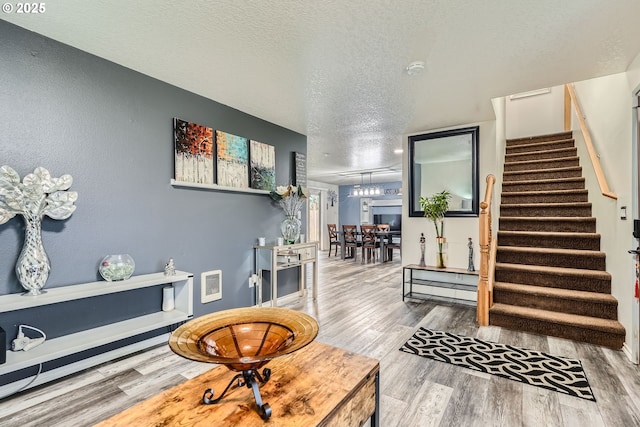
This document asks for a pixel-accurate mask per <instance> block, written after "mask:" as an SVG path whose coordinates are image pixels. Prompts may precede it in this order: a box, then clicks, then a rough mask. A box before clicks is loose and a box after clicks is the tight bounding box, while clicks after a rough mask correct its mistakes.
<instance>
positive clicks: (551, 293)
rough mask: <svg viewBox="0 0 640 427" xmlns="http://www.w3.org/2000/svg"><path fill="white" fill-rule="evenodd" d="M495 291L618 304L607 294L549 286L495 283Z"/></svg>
mask: <svg viewBox="0 0 640 427" xmlns="http://www.w3.org/2000/svg"><path fill="white" fill-rule="evenodd" d="M493 289H494V290H496V289H497V290H505V291H510V292H518V293H525V294H528V295H538V296H545V297H554V298H562V299H566V300H574V301H585V302H601V303H603V304H616V305H617V304H618V300H616V299H615V297H614V296H613V295H611V294H609V293H606V292H589V291H579V290H572V289H564V288H551V287H547V286H535V285H525V284H523V283H509V282H495V283H494V284H493Z"/></svg>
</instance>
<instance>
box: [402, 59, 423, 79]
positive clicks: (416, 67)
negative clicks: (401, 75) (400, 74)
mask: <svg viewBox="0 0 640 427" xmlns="http://www.w3.org/2000/svg"><path fill="white" fill-rule="evenodd" d="M405 70H406V71H407V74H409V75H410V76H415V75H416V74H420V73H421V72H422V70H424V62H422V61H414V62H412V63H411V64H409V65H407V68H405Z"/></svg>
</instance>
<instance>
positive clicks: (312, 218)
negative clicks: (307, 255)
mask: <svg viewBox="0 0 640 427" xmlns="http://www.w3.org/2000/svg"><path fill="white" fill-rule="evenodd" d="M321 197H322V196H321V193H320V192H319V191H317V190H311V193H310V195H309V239H308V241H309V242H319V241H320V223H321V220H320V206H321V205H320V201H321Z"/></svg>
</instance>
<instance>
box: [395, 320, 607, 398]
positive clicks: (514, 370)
mask: <svg viewBox="0 0 640 427" xmlns="http://www.w3.org/2000/svg"><path fill="white" fill-rule="evenodd" d="M400 350H401V351H404V352H407V353H412V354H417V355H418V356H422V357H426V358H429V359H434V360H438V361H440V362H446V363H450V364H452V365H456V366H463V367H465V368H469V369H473V370H475V371H480V372H486V373H488V374H492V375H497V376H499V377H503V378H508V379H510V380H514V381H519V382H522V383H525V384H530V385H534V386H537V387H542V388H546V389H549V390H553V391H557V392H558V393H564V394H568V395H570V396H576V397H580V398H582V399H587V400H592V401H594V402H595V401H596V399H595V397H594V396H593V392H592V391H591V386H590V385H589V381H587V376H586V374H585V372H584V370H583V369H582V363H581V362H580V361H579V360H577V359H568V358H566V357H557V356H552V355H550V354H546V353H541V352H539V351H533V350H527V349H524V348H518V347H513V346H510V345H505V344H496V343H493V342H490V341H483V340H481V339H478V338H469V337H462V336H459V335H455V334H451V333H448V332H441V331H432V330H429V329H425V328H420V329H418V331H416V333H415V334H413V336H412V337H411V338H409V340H408V341H407V342H406V343H404V345H403V346H402V347H401V348H400Z"/></svg>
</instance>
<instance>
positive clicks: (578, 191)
mask: <svg viewBox="0 0 640 427" xmlns="http://www.w3.org/2000/svg"><path fill="white" fill-rule="evenodd" d="M588 192H589V190H587V189H582V188H571V189H568V190H531V191H503V192H502V193H500V194H501V195H502V196H536V195H545V196H546V195H555V194H585V193H588Z"/></svg>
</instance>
